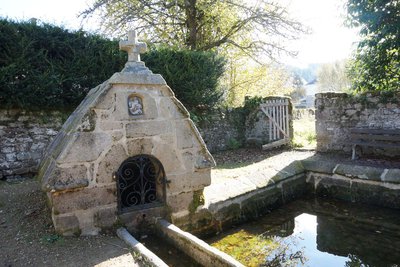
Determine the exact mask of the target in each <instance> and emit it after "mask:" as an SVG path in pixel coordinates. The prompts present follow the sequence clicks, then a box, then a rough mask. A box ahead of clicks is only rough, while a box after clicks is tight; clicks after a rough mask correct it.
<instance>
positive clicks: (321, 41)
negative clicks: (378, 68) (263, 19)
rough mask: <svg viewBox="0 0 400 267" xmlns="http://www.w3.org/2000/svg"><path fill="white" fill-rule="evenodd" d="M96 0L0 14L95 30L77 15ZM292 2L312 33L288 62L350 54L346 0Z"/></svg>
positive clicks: (25, 4) (18, 3)
mask: <svg viewBox="0 0 400 267" xmlns="http://www.w3.org/2000/svg"><path fill="white" fill-rule="evenodd" d="M92 1H93V0H68V1H65V0H64V1H61V0H0V16H1V17H8V18H11V19H17V20H26V19H30V18H32V17H34V18H37V19H40V20H42V21H44V22H49V23H53V24H56V25H64V26H65V27H66V28H69V29H79V28H80V27H83V29H85V30H89V31H93V30H95V29H96V28H97V25H95V21H93V23H91V24H88V23H85V24H83V25H82V22H81V19H80V18H78V17H77V15H78V14H79V12H81V11H82V10H84V9H85V8H87V7H88V4H87V3H91V2H92ZM281 1H286V2H288V3H290V5H289V7H290V9H289V10H290V12H291V13H292V14H293V16H294V17H296V18H298V19H299V20H300V21H302V22H303V23H304V24H307V25H309V26H310V28H311V29H312V32H313V33H312V34H311V35H308V36H304V37H303V38H302V39H301V40H299V41H296V42H293V43H291V47H292V48H293V49H295V50H298V51H299V55H298V58H297V59H291V58H284V59H283V60H284V61H285V63H287V64H291V65H295V66H306V65H307V64H310V63H326V62H333V61H335V60H340V59H343V58H346V57H348V56H349V55H350V53H351V50H352V47H354V45H353V44H354V42H356V40H357V32H356V31H355V30H354V29H353V30H351V29H347V28H345V27H344V26H343V17H342V16H343V11H342V9H341V7H342V6H343V0H281Z"/></svg>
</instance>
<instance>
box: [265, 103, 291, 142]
mask: <svg viewBox="0 0 400 267" xmlns="http://www.w3.org/2000/svg"><path fill="white" fill-rule="evenodd" d="M260 107H261V110H262V111H263V112H264V113H265V115H266V116H267V117H268V120H269V143H268V144H265V145H263V146H262V148H263V149H269V148H274V147H277V146H281V145H285V144H288V143H289V142H290V129H289V100H288V99H274V100H266V101H265V102H264V103H262V104H261V105H260Z"/></svg>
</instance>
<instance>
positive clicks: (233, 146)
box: [227, 138, 242, 150]
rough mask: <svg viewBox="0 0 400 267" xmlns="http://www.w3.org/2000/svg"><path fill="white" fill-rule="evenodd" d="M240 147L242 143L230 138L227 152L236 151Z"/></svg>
mask: <svg viewBox="0 0 400 267" xmlns="http://www.w3.org/2000/svg"><path fill="white" fill-rule="evenodd" d="M241 147H242V143H241V142H239V141H238V140H236V138H230V139H229V140H228V144H227V148H228V149H229V150H236V149H239V148H241Z"/></svg>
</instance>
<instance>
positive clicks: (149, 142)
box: [121, 138, 154, 163]
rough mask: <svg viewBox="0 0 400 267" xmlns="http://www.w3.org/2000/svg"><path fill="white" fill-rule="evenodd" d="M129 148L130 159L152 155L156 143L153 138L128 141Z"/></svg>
mask: <svg viewBox="0 0 400 267" xmlns="http://www.w3.org/2000/svg"><path fill="white" fill-rule="evenodd" d="M127 147H128V155H129V156H130V157H132V156H136V155H140V154H147V155H151V154H152V151H153V147H154V141H153V139H152V138H135V139H129V140H127ZM121 163H122V162H121Z"/></svg>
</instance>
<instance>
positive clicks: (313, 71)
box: [287, 63, 321, 83]
mask: <svg viewBox="0 0 400 267" xmlns="http://www.w3.org/2000/svg"><path fill="white" fill-rule="evenodd" d="M320 65H321V64H319V63H314V64H310V65H308V66H307V67H306V68H299V67H294V66H287V69H288V70H289V71H290V72H291V73H293V74H297V75H298V76H300V78H302V79H303V80H305V81H306V82H307V83H310V82H313V81H315V79H316V78H317V70H318V68H319V66H320Z"/></svg>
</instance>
